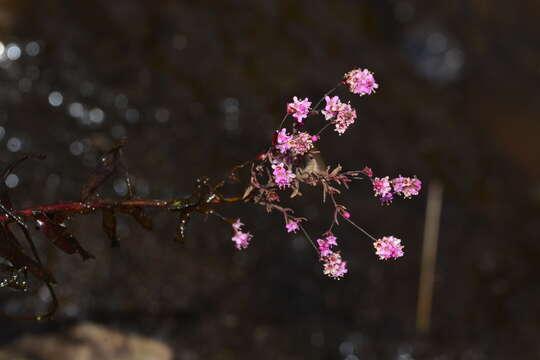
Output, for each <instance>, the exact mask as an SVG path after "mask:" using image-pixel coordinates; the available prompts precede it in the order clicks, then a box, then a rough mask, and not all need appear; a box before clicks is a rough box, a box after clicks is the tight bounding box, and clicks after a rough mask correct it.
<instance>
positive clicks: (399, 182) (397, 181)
mask: <svg viewBox="0 0 540 360" xmlns="http://www.w3.org/2000/svg"><path fill="white" fill-rule="evenodd" d="M404 182H405V178H404V177H403V176H401V175H399V176H398V177H397V178H394V179H392V181H391V183H392V187H393V188H394V192H396V193H400V192H401V191H402V190H403V185H404Z"/></svg>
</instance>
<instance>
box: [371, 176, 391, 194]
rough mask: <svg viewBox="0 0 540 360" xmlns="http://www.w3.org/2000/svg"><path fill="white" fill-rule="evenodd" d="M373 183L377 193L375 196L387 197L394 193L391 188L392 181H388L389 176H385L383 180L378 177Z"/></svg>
mask: <svg viewBox="0 0 540 360" xmlns="http://www.w3.org/2000/svg"><path fill="white" fill-rule="evenodd" d="M372 183H373V191H375V196H381V197H382V196H385V195H386V194H387V193H389V192H390V191H392V187H391V186H390V181H388V176H385V177H383V178H378V177H376V178H375V179H373V180H372Z"/></svg>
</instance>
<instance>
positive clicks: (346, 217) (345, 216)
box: [341, 211, 351, 219]
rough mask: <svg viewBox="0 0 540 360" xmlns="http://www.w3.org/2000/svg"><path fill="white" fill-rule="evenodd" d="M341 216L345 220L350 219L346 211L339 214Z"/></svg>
mask: <svg viewBox="0 0 540 360" xmlns="http://www.w3.org/2000/svg"><path fill="white" fill-rule="evenodd" d="M341 216H343V217H344V218H345V219H348V218H350V217H351V213H350V212H348V211H343V212H341Z"/></svg>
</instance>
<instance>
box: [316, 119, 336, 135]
mask: <svg viewBox="0 0 540 360" xmlns="http://www.w3.org/2000/svg"><path fill="white" fill-rule="evenodd" d="M330 125H332V122H328V123H326V125H324V126H323V127H322V128H321V130H319V132H318V133H317V134H315V135H317V136H319V135H321V133H322V132H323V131H324V130H326V128H327V127H329V126H330Z"/></svg>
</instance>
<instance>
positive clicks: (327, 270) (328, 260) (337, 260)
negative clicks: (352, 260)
mask: <svg viewBox="0 0 540 360" xmlns="http://www.w3.org/2000/svg"><path fill="white" fill-rule="evenodd" d="M347 271H348V270H347V262H346V261H343V260H342V259H341V254H340V253H332V254H331V255H329V256H327V257H325V258H323V273H324V275H328V276H330V277H331V278H334V279H340V278H342V277H343V276H345V274H346V273H347Z"/></svg>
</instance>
